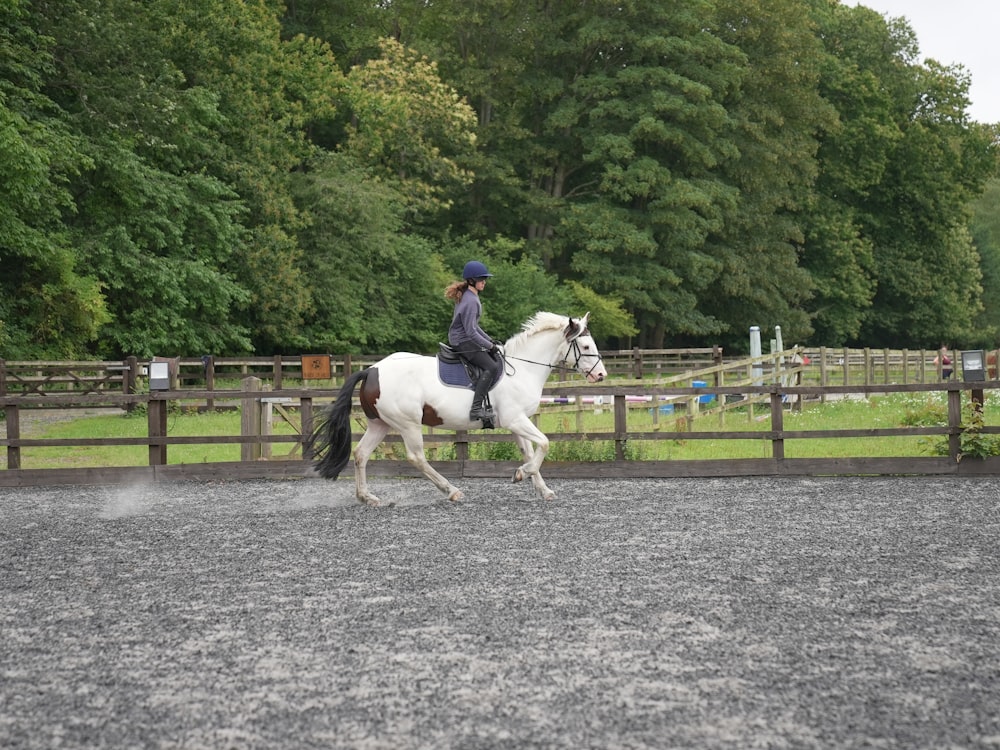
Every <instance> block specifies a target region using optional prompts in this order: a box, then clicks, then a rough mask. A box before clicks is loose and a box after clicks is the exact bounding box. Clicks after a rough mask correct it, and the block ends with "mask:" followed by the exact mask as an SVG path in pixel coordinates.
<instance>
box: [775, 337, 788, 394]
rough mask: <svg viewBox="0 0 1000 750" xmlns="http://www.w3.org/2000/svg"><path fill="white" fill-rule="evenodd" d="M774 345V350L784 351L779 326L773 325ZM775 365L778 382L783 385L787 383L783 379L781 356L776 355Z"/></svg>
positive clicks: (782, 358) (783, 363)
mask: <svg viewBox="0 0 1000 750" xmlns="http://www.w3.org/2000/svg"><path fill="white" fill-rule="evenodd" d="M774 345H775V347H777V348H776V349H775V351H778V352H783V351H785V343H784V342H783V341H782V340H781V326H775V327H774ZM775 367H777V369H778V373H779V374H780V375H781V381H780V382H781V383H782V384H783V385H788V383H787V382H786V379H785V358H784V357H783V356H779V357H778V361H777V362H775Z"/></svg>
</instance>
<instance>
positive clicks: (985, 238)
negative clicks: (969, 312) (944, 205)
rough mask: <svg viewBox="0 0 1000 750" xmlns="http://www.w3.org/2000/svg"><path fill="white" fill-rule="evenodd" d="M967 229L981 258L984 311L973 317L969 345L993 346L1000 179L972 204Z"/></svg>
mask: <svg viewBox="0 0 1000 750" xmlns="http://www.w3.org/2000/svg"><path fill="white" fill-rule="evenodd" d="M970 231H971V233H972V239H973V242H975V244H976V250H977V251H978V253H979V258H980V270H981V272H982V279H983V282H982V283H983V310H982V312H980V314H979V316H978V317H977V319H976V334H977V337H976V338H975V339H974V340H971V341H969V342H968V343H969V345H970V346H976V345H978V346H982V347H985V348H987V349H993V348H996V347H997V346H998V344H1000V178H997V177H994V178H993V179H991V180H990V181H989V182H988V183H987V185H986V189H985V190H984V191H983V194H982V195H981V196H980V197H979V198H977V199H976V200H975V201H974V202H973V204H972V221H971V222H970Z"/></svg>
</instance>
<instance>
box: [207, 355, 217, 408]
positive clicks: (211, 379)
mask: <svg viewBox="0 0 1000 750" xmlns="http://www.w3.org/2000/svg"><path fill="white" fill-rule="evenodd" d="M205 390H206V391H214V390H215V355H214V354H209V355H208V356H207V357H206V358H205ZM205 409H206V411H210V412H211V411H215V399H214V398H209V399H206V400H205Z"/></svg>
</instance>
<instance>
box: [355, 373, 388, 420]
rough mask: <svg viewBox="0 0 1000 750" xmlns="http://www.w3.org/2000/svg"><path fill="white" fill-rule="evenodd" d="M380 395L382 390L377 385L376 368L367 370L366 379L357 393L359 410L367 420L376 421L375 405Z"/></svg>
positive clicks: (376, 410) (376, 411)
mask: <svg viewBox="0 0 1000 750" xmlns="http://www.w3.org/2000/svg"><path fill="white" fill-rule="evenodd" d="M381 395H382V388H381V386H379V383H378V368H376V367H372V368H370V369H369V370H368V377H366V378H365V380H364V382H363V383H362V384H361V391H360V392H359V393H358V400H360V401H361V408H362V409H364V411H365V416H366V417H368V418H369V419H378V418H379V416H378V409H376V408H375V404H376V403H377V402H378V399H379V396H381Z"/></svg>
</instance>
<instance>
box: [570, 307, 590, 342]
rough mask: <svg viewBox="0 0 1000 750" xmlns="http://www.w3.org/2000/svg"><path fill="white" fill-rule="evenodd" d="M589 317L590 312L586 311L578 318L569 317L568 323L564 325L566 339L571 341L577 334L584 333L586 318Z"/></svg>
mask: <svg viewBox="0 0 1000 750" xmlns="http://www.w3.org/2000/svg"><path fill="white" fill-rule="evenodd" d="M589 317H590V313H589V312H588V313H587V314H586V315H584V316H583V317H582V318H580V319H579V320H573V318H570V319H569V325H568V326H566V340H567V341H572V340H573V339H575V338H576V337H577V336H581V335H583V334H584V333H586V331H587V318H589Z"/></svg>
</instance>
